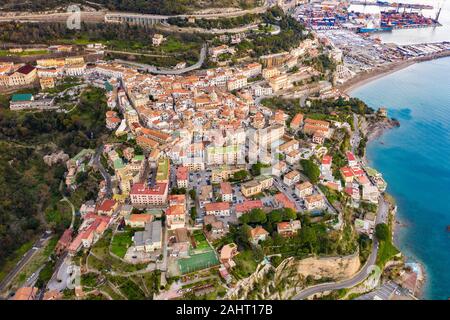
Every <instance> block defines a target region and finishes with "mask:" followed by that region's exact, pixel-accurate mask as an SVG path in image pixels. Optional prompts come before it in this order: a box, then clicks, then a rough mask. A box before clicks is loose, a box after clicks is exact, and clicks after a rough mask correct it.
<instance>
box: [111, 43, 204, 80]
mask: <svg viewBox="0 0 450 320" xmlns="http://www.w3.org/2000/svg"><path fill="white" fill-rule="evenodd" d="M206 52H207V46H206V44H204V45H203V47H202V49H201V50H200V58H199V60H198V61H197V62H196V63H195V64H193V65H191V66H189V67H186V68H182V69H164V68H157V67H155V66H152V65H149V64H144V63H138V62H131V61H127V60H121V59H116V60H115V61H116V62H118V63H121V64H125V65H131V66H134V67H138V68H140V69H142V70H144V71H147V72H150V73H154V74H163V75H180V74H183V73H186V72H190V71H194V70H196V69H200V68H201V66H202V65H203V62H205V59H206Z"/></svg>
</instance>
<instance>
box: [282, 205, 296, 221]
mask: <svg viewBox="0 0 450 320" xmlns="http://www.w3.org/2000/svg"><path fill="white" fill-rule="evenodd" d="M296 218H297V213H296V212H295V210H294V209H291V208H284V212H283V220H285V221H289V220H294V219H296Z"/></svg>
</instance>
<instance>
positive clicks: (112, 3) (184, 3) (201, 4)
mask: <svg viewBox="0 0 450 320" xmlns="http://www.w3.org/2000/svg"><path fill="white" fill-rule="evenodd" d="M258 2H259V1H257V0H220V1H219V0H202V1H200V0H89V1H88V0H78V1H73V0H46V1H17V0H2V3H1V5H0V8H4V9H5V10H10V11H27V10H28V11H43V10H49V9H55V8H58V7H61V6H66V5H69V4H72V3H79V4H84V5H88V6H91V7H95V8H98V9H100V8H107V9H109V10H113V11H131V12H139V13H155V14H182V13H187V12H191V11H193V10H198V9H206V8H215V7H240V8H244V9H246V8H251V7H254V6H256V5H257V4H258Z"/></svg>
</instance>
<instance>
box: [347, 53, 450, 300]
mask: <svg viewBox="0 0 450 320" xmlns="http://www.w3.org/2000/svg"><path fill="white" fill-rule="evenodd" d="M351 95H352V96H356V97H358V98H361V99H362V100H364V101H365V102H366V103H367V104H368V105H369V106H371V107H373V108H379V107H382V106H384V107H387V108H388V113H389V116H390V117H393V118H396V119H398V120H399V121H400V123H401V126H400V128H396V129H393V130H390V131H388V132H387V133H385V134H384V135H383V136H382V137H380V138H379V139H378V140H376V141H373V142H371V143H370V144H369V145H368V150H367V155H368V160H369V162H370V163H371V165H372V166H374V167H375V168H377V169H378V170H379V171H381V172H382V173H383V175H384V178H385V179H386V180H387V182H388V184H389V186H388V190H387V192H388V193H390V194H392V195H393V196H394V197H395V198H396V201H397V204H398V214H397V220H399V221H400V222H401V224H400V226H398V227H397V229H396V237H397V238H396V244H397V245H398V246H399V248H400V249H401V251H402V252H403V253H404V254H405V255H406V256H407V257H409V258H411V259H412V260H414V261H418V262H420V263H422V264H423V265H424V267H425V271H426V276H427V282H426V284H425V288H424V296H423V298H425V299H445V300H446V299H448V298H450V232H447V230H446V228H447V226H448V225H450V58H442V59H438V60H434V61H428V62H423V63H419V64H415V65H412V66H410V67H408V68H406V69H403V70H401V71H398V72H396V73H393V74H390V75H388V76H386V77H384V78H380V79H378V80H375V81H373V82H370V83H368V84H366V85H364V86H362V87H359V88H358V89H355V90H354V91H353V92H351Z"/></svg>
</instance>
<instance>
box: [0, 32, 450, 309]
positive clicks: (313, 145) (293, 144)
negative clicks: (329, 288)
mask: <svg viewBox="0 0 450 320" xmlns="http://www.w3.org/2000/svg"><path fill="white" fill-rule="evenodd" d="M217 38H218V39H219V38H222V39H221V40H224V41H223V42H227V44H220V45H217V46H214V45H212V44H210V45H209V46H208V56H209V57H210V58H211V59H212V61H214V62H216V63H217V65H215V66H214V67H212V68H207V69H199V70H194V71H191V72H187V73H183V74H158V73H152V72H145V71H144V70H143V69H142V68H140V67H138V66H133V65H131V64H127V63H122V62H119V61H111V60H103V59H97V60H95V61H91V60H90V61H88V60H87V59H85V58H84V57H83V56H82V55H81V56H67V57H63V58H61V57H60V58H45V59H38V60H36V61H34V62H30V63H14V62H8V63H1V64H0V87H3V88H5V89H6V90H11V89H14V90H15V89H20V93H12V95H11V99H10V101H9V109H10V111H12V112H18V113H19V112H21V113H27V112H30V113H32V112H55V113H62V114H70V112H72V110H73V108H75V107H74V105H76V103H77V102H78V101H79V100H80V95H81V94H82V92H84V91H85V90H90V88H98V89H100V90H102V92H103V93H104V95H105V101H106V106H107V111H106V113H105V115H104V117H105V123H104V126H105V128H106V129H107V130H108V133H109V135H108V137H107V139H105V140H104V141H102V144H101V145H100V146H98V147H96V148H95V149H94V148H91V147H89V148H84V149H82V150H81V151H80V152H79V153H77V154H76V155H74V156H73V157H70V156H69V155H68V154H67V153H66V152H67V151H66V150H64V149H61V150H55V151H54V152H53V153H49V154H47V155H45V157H44V162H45V163H46V165H47V166H48V167H52V166H55V165H56V164H61V163H62V164H63V165H64V166H65V169H66V171H65V173H64V179H63V182H62V184H63V185H64V188H65V189H66V190H68V191H69V193H70V192H75V191H76V190H80V189H83V188H84V184H83V183H84V182H85V181H86V179H87V178H86V177H87V176H89V175H91V174H93V173H92V172H95V174H96V176H98V185H97V187H98V192H97V193H96V194H95V195H94V196H93V197H92V198H89V199H87V200H86V201H84V202H83V203H82V204H81V206H79V207H76V208H73V205H72V208H73V209H72V210H73V219H74V220H75V218H77V219H79V223H73V222H72V223H71V224H70V226H69V227H68V228H67V229H66V230H65V231H64V232H63V233H62V234H60V235H59V239H58V241H57V244H56V246H55V253H56V255H57V262H56V263H55V264H54V269H53V270H52V276H51V279H50V280H49V281H48V283H46V286H45V287H44V289H43V290H42V288H40V289H38V288H37V287H34V284H35V280H36V275H32V277H30V278H29V279H26V281H25V282H24V283H26V284H28V285H24V286H21V287H20V288H15V292H14V294H13V296H12V299H15V300H23V299H26V300H34V299H44V300H55V299H63V298H67V299H69V298H75V299H84V298H86V297H91V296H104V297H106V298H108V299H116V298H117V299H122V298H126V299H133V298H142V296H145V297H146V298H153V299H164V300H167V299H182V298H184V299H196V298H201V297H203V298H205V297H206V298H207V299H221V298H231V299H234V298H236V295H237V294H238V293H239V295H242V297H243V298H250V299H254V298H273V299H278V298H295V297H296V295H297V294H300V293H301V289H302V288H303V287H304V286H303V287H302V286H298V287H295V286H294V287H292V285H289V286H288V285H286V288H285V289H277V290H278V291H276V290H275V291H270V290H269V289H268V290H267V292H265V291H264V293H261V295H260V296H258V293H255V292H253V290H254V288H255V286H250V285H249V284H248V283H250V282H252V281H256V282H257V281H258V280H257V279H256V280H255V279H253V278H252V277H256V278H257V276H255V274H258V272H267V273H268V274H270V271H269V268H270V267H271V266H272V267H274V268H276V267H278V266H279V265H282V266H283V264H284V263H285V261H283V262H282V260H284V259H287V260H288V259H289V258H290V257H302V258H303V257H309V256H310V254H312V253H316V254H318V255H319V254H321V255H327V254H329V255H338V256H350V255H351V254H353V253H354V252H355V251H357V252H359V254H361V256H363V254H366V253H363V252H361V251H362V248H363V246H362V245H361V244H360V243H359V242H358V240H357V239H364V240H363V241H367V242H365V243H370V244H371V243H375V241H377V240H376V239H375V236H374V234H375V232H376V226H377V224H379V223H385V224H389V223H390V219H391V217H392V215H391V212H395V204H392V203H389V202H388V201H387V200H386V198H385V191H386V188H387V183H386V181H385V180H384V179H383V177H382V174H381V173H379V172H377V171H376V170H375V169H373V168H371V167H370V166H369V165H368V163H367V160H366V158H365V154H364V150H365V143H366V142H367V137H366V136H367V134H368V132H367V131H369V130H368V129H367V128H368V127H369V128H370V126H376V125H377V123H379V122H381V123H385V122H389V121H391V120H390V119H388V117H387V113H386V109H384V108H382V107H381V106H380V109H379V110H372V109H370V108H368V107H367V106H365V105H364V104H363V103H362V102H360V101H357V100H355V99H353V98H350V97H349V96H348V95H346V94H345V93H344V92H343V91H341V90H339V88H337V87H336V86H335V84H336V83H339V81H340V80H339V79H341V80H342V79H344V78H346V77H349V78H350V76H348V75H350V74H353V72H355V73H357V72H360V71H361V70H356V69H354V71H352V70H350V69H348V68H347V66H346V65H347V64H348V63H350V60H351V59H352V58H351V50H349V52H347V51H346V50H345V48H344V47H343V45H341V43H340V42H339V41H341V39H342V38H343V36H342V35H341V34H339V33H338V32H337V31H334V32H330V33H329V34H327V33H318V34H316V33H311V37H310V38H307V39H305V40H303V41H302V42H301V43H300V45H299V46H297V47H295V48H292V49H291V50H290V51H289V52H282V53H275V54H268V55H262V56H259V57H258V58H257V59H252V61H247V60H246V59H244V60H243V62H238V63H232V62H231V61H230V60H229V58H230V57H232V56H233V55H234V54H235V53H236V49H235V48H234V46H235V44H234V43H236V42H239V41H240V40H236V38H237V37H236V36H235V37H233V39H223V37H217ZM225 40H226V41H225ZM164 41H165V40H164V37H163V36H162V35H158V36H155V37H154V38H153V44H154V45H155V46H159V45H161V44H162V43H164ZM333 41H334V43H333ZM219 42H220V41H219ZM90 46H91V48H98V49H97V50H102V48H103V47H102V46H101V45H100V44H98V45H94V44H91V45H90ZM430 48H431V49H433V50H439V51H440V50H449V49H450V47H449V46H448V44H439V45H436V46H432V47H430V46H428V47H426V48H425V47H422V49H421V50H427V49H430ZM431 49H430V50H431ZM16 50H19V49H16ZM52 50H63V52H64V51H67V52H71V50H73V49H71V47H70V46H67V45H60V46H56V47H54V48H52ZM396 50H397V51H396V52H397V53H395V54H398V57H397V58H398V59H403V56H401V55H400V53H398V50H399V49H396ZM415 50H416V49H414V48H412V47H410V48H409V49H408V48H404V49H403V52H404V53H403V54H405V55H410V56H413V55H414V54H413V51H414V52H416V55H420V54H421V53H417V51H415ZM392 52H393V51H392ZM392 52H391V53H392ZM12 53H14V52H12ZM385 54H387V53H385ZM392 54H394V53H392ZM424 54H425V53H424ZM321 55H325V56H326V57H327V59H329V61H330V64H333V65H336V66H337V67H336V68H331V70H330V69H327V70H320V68H318V67H317V65H315V64H311V63H306V62H305V61H306V60H308V59H311V58H312V57H319V56H321ZM387 60H388V58H386V61H387ZM184 67H185V65H179V66H178V67H176V68H175V69H183V68H184ZM361 69H364V68H363V67H361ZM336 80H337V82H336ZM343 82H345V81H343ZM33 86H35V87H36V86H38V87H39V89H38V90H37V91H36V90H30V88H31V87H33ZM299 93H303V94H304V93H307V98H305V99H303V101H302V103H301V106H300V107H299V108H295V107H291V108H287V107H286V105H287V104H286V103H285V102H284V100H283V99H297V100H298V97H299V96H298V95H299ZM278 99H281V100H278ZM300 100H302V99H300ZM279 101H281V102H282V104H283V106H282V107H280V104H279ZM286 101H287V100H286ZM363 128H365V129H364V130H363ZM363 131H364V132H363ZM64 199H66V200H65V201H68V203H71V200H70V197H69V198H66V197H64ZM303 230H304V231H303ZM302 231H303V232H304V234H303V233H302ZM311 232H313V233H316V234H317V235H319V234H321V235H322V236H323V238H317V244H315V245H316V246H317V247H318V249H316V248H314V251H312V252H309V251H308V250H309V249H304V248H303V247H301V246H303V245H305V244H304V243H303V242H301V241H304V240H303V239H306V237H308V236H309V235H308V234H309V233H311ZM297 241H299V242H297ZM305 241H306V240H305ZM308 241H309V240H308ZM321 241H323V243H327V244H326V245H325V244H324V246H323V247H320V244H319V242H321ZM311 246H312V245H311ZM292 247H295V248H296V249H292ZM370 247H371V245H368V246H367V247H366V249H367V248H369V249H370ZM301 248H303V249H301ZM305 248H306V245H305ZM311 250H313V249H311ZM375 254H376V253H375ZM375 258H376V257H375ZM364 259H369V254H368V253H367V255H365V256H364V258H362V260H363V261H362V262H364V261H365V260H364ZM358 264H359V260H358ZM362 265H363V263H361V266H362ZM405 270H406V271H405ZM405 270H403V269H402V271H401V274H402V277H403V278H405V279H407V280H404V282H408V285H409V287H408V288H409V289H408V290H407V291H405V292H404V293H402V294H404V295H405V296H407V297H410V296H412V295H413V294H414V293H415V291H416V286H417V285H418V283H419V282H420V276H417V275H416V273H414V275H416V276H415V278H414V276H411V274H413V271H411V268H409V269H405ZM127 277H136V279H140V280H139V281H142V283H143V285H142V284H141V283H139V284H136V282H135V280H133V281H132V280H130V279H129V278H127ZM412 278H414V279H413V280H414V281H412V280H411V279H412ZM124 279H126V280H124ZM305 279H308V281H310V284H315V283H319V279H316V278H314V274H313V273H312V272H311V273H310V274H308V272H306V273H305ZM136 281H137V280H136ZM274 281H275V280H274ZM305 281H306V280H305ZM402 281H403V280H402ZM412 282H414V284H412ZM397 285H398V284H396V286H397ZM150 286H152V287H151V288H150ZM142 288H146V289H142ZM396 288H397V287H396ZM12 291H13V290H12ZM138 291H139V292H140V293H137V292H138ZM145 291H146V292H145ZM269 291H270V292H269ZM367 291H370V290H367ZM142 292H144V293H142ZM362 293H363V292H361V294H362ZM134 295H135V296H134Z"/></svg>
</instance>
